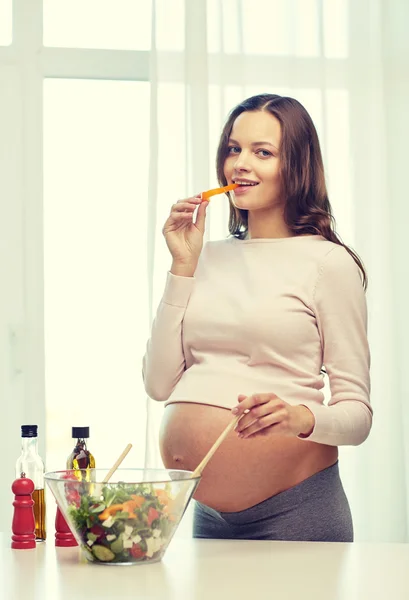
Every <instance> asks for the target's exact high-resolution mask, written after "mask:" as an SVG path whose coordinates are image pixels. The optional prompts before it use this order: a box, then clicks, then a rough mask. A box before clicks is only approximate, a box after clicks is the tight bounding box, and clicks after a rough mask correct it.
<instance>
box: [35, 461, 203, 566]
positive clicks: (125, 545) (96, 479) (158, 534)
mask: <svg viewBox="0 0 409 600" xmlns="http://www.w3.org/2000/svg"><path fill="white" fill-rule="evenodd" d="M107 473H108V470H104V469H90V470H87V471H81V470H65V471H54V472H50V473H46V474H45V479H46V481H47V484H48V486H49V488H50V489H51V492H52V493H53V495H54V497H55V499H56V502H57V504H58V506H59V508H60V510H61V512H62V514H63V515H64V518H65V520H66V522H67V524H68V526H69V528H70V529H71V531H72V533H73V534H74V536H75V538H76V540H77V542H78V544H79V545H80V546H81V548H82V551H83V553H84V555H85V557H86V558H87V559H88V560H89V561H90V562H93V563H97V564H106V565H135V564H144V563H153V562H157V561H160V560H161V559H162V558H163V556H164V554H165V552H166V549H167V547H168V545H169V543H170V541H171V539H172V537H173V535H174V534H175V532H176V530H177V528H178V526H179V523H180V521H181V519H182V517H183V515H184V513H185V511H186V508H187V506H188V504H189V501H190V499H191V497H192V495H193V493H194V491H195V489H196V487H197V485H198V483H199V481H200V476H199V477H192V475H193V473H192V472H190V471H183V470H169V469H117V470H116V472H115V475H114V477H113V478H112V479H110V480H109V482H108V483H103V480H104V478H105V476H106V474H107Z"/></svg>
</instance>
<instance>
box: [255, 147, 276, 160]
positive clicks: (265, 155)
mask: <svg viewBox="0 0 409 600" xmlns="http://www.w3.org/2000/svg"><path fill="white" fill-rule="evenodd" d="M256 154H259V155H260V156H261V157H262V158H268V157H269V156H273V155H272V153H271V152H269V151H268V150H263V149H262V148H260V150H257V152H256Z"/></svg>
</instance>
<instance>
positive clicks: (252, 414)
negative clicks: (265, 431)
mask: <svg viewBox="0 0 409 600" xmlns="http://www.w3.org/2000/svg"><path fill="white" fill-rule="evenodd" d="M279 408H281V406H280V407H278V406H276V405H275V404H274V400H271V401H270V402H267V403H266V404H259V405H257V406H255V407H254V408H252V409H251V410H249V411H248V413H247V414H244V415H243V416H242V418H241V419H240V420H239V422H238V423H237V425H236V427H235V429H236V431H237V432H240V431H244V430H245V429H247V428H248V427H250V425H251V424H252V423H254V422H255V421H257V420H258V419H261V418H263V417H265V416H267V415H270V414H272V413H274V412H276V411H277V409H279Z"/></svg>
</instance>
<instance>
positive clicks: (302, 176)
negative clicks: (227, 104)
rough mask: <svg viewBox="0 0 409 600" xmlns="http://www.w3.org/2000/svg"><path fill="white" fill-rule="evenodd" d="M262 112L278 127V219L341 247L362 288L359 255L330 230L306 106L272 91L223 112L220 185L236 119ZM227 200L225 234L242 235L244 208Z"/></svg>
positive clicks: (245, 221) (317, 149)
mask: <svg viewBox="0 0 409 600" xmlns="http://www.w3.org/2000/svg"><path fill="white" fill-rule="evenodd" d="M259 110H265V111H267V112H269V113H270V114H271V115H273V116H274V117H276V119H278V121H279V122H280V125H281V144H280V154H279V157H280V174H281V181H282V186H283V193H284V197H285V198H286V203H285V207H284V219H285V222H286V225H287V227H288V228H289V229H290V230H291V231H292V232H293V233H294V235H301V234H310V235H311V234H312V235H322V236H323V237H324V238H326V239H327V240H329V241H331V242H334V243H335V244H339V245H340V246H343V247H344V248H345V250H347V252H348V253H349V254H350V255H351V256H352V258H353V259H354V261H355V262H356V264H357V265H358V267H359V269H360V271H361V274H362V282H363V286H364V288H365V289H366V288H367V283H368V278H367V274H366V271H365V267H364V265H363V263H362V261H361V259H360V258H359V256H358V255H357V254H356V253H355V252H354V251H353V250H352V249H351V248H349V247H348V246H347V245H346V244H344V243H343V242H342V240H341V239H340V237H339V236H338V234H337V233H336V231H335V226H336V224H335V219H334V216H333V214H332V207H331V204H330V202H329V199H328V194H327V188H326V184H325V175H324V165H323V162H322V155H321V149H320V143H319V140H318V135H317V131H316V129H315V126H314V123H313V121H312V119H311V117H310V115H309V114H308V112H307V111H306V109H305V108H304V107H303V106H302V104H300V102H298V101H297V100H295V99H294V98H289V97H286V96H278V95H276V94H260V95H258V96H252V97H251V98H248V99H247V100H244V102H241V103H240V104H238V105H237V106H236V107H235V108H234V109H233V110H232V111H231V112H230V114H229V116H228V118H227V121H226V124H225V126H224V128H223V131H222V134H221V138H220V142H219V147H218V150H217V158H216V168H217V177H218V180H219V183H220V185H226V184H227V181H226V178H225V176H224V163H225V160H226V157H227V154H228V147H229V138H230V134H231V131H232V128H233V124H234V121H235V120H236V119H237V117H238V116H239V115H240V114H241V113H243V112H246V111H259ZM229 201H230V218H229V231H230V234H231V235H233V236H234V237H236V238H238V239H244V238H245V237H246V236H247V232H248V218H247V210H241V209H237V208H235V207H234V206H233V204H232V202H231V200H230V199H229Z"/></svg>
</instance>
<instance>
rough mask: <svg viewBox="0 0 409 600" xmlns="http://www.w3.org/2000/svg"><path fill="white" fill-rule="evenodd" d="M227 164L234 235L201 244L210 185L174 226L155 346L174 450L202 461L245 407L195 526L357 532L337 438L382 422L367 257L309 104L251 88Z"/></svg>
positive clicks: (224, 179) (225, 150)
mask: <svg viewBox="0 0 409 600" xmlns="http://www.w3.org/2000/svg"><path fill="white" fill-rule="evenodd" d="M217 174H218V179H219V182H220V184H221V185H227V184H232V183H236V184H238V187H237V188H236V189H235V190H234V191H231V192H229V194H228V199H229V203H230V220H229V231H230V234H231V235H230V236H229V237H228V238H227V239H225V240H221V241H215V242H208V243H207V244H205V245H204V247H203V234H204V230H205V221H206V210H207V207H208V204H209V203H208V202H207V201H205V200H202V199H201V197H200V196H196V197H193V198H188V199H186V200H181V201H179V202H177V203H176V204H174V205H173V206H172V209H171V213H170V216H169V218H168V219H167V221H166V223H165V225H164V228H163V234H164V236H165V239H166V243H167V246H168V248H169V251H170V254H171V256H172V265H171V269H170V271H169V272H168V274H167V282H166V287H165V291H164V294H163V297H162V300H161V302H160V304H159V307H158V310H157V314H156V317H155V321H154V323H153V326H152V332H151V336H150V339H149V341H148V344H147V350H146V354H145V356H144V359H143V377H144V382H145V388H146V391H147V393H148V395H149V396H150V397H151V398H153V399H154V400H158V401H166V405H165V406H166V408H165V412H164V417H163V421H162V426H161V454H162V459H163V462H164V464H165V466H166V467H167V468H170V469H171V468H178V469H187V470H192V471H193V470H194V469H195V468H196V467H197V465H198V464H199V463H200V461H201V460H202V458H203V457H204V455H205V454H206V452H207V451H208V450H209V449H210V447H211V445H212V444H213V443H214V441H215V440H216V439H217V437H218V436H219V435H220V433H221V432H222V431H223V429H224V428H225V427H226V426H227V424H228V423H229V422H230V421H231V419H232V418H233V417H234V415H236V414H238V415H241V419H240V421H239V423H238V425H237V427H236V430H235V432H232V433H231V434H229V436H228V437H227V439H226V440H225V441H224V442H223V444H222V445H221V446H220V448H219V449H218V451H217V452H216V454H215V455H214V457H213V458H212V460H211V461H210V462H209V464H208V466H207V467H206V469H205V471H204V473H203V477H202V480H201V482H200V485H199V486H198V488H197V491H196V494H195V500H196V502H195V509H194V530H193V535H194V536H195V537H205V538H232V539H234V538H236V539H270V540H298V541H303V540H305V541H347V542H348V541H352V540H353V524H352V518H351V512H350V508H349V504H348V500H347V498H346V496H345V492H344V489H343V486H342V482H341V479H340V475H339V471H338V446H341V445H358V444H361V443H362V442H363V441H364V440H365V439H366V438H367V436H368V434H369V432H370V429H371V425H372V410H371V405H370V402H369V391H370V376H369V365H370V352H369V348H368V340H367V310H366V299H365V288H366V273H365V269H364V266H363V265H362V263H361V261H360V259H359V257H358V256H357V255H356V254H355V253H354V252H353V250H351V249H350V248H348V247H347V246H345V245H344V244H343V243H342V242H341V241H340V239H339V238H338V236H337V234H336V233H335V231H334V227H333V216H332V211H331V205H330V203H329V200H328V195H327V191H326V186H325V177H324V169H323V163H322V157H321V151H320V146H319V141H318V137H317V133H316V130H315V127H314V125H313V122H312V120H311V118H310V116H309V115H308V113H307V111H306V110H305V108H304V107H303V106H302V105H301V104H300V103H299V102H298V101H296V100H294V99H292V98H288V97H281V96H277V95H271V94H263V95H259V96H254V97H252V98H249V99H247V100H245V101H244V102H242V103H241V104H239V105H238V106H237V107H236V108H235V109H234V110H233V111H232V112H231V113H230V115H229V117H228V120H227V122H226V124H225V127H224V129H223V132H222V135H221V139H220V144H219V148H218V153H217ZM218 201H220V199H213V200H211V202H218ZM196 209H197V210H196ZM324 369H325V370H324ZM325 372H326V373H327V375H328V378H329V384H330V391H331V397H330V399H329V402H328V403H324V394H323V392H322V389H323V387H324V374H325Z"/></svg>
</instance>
